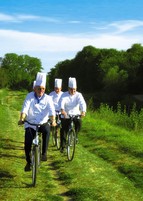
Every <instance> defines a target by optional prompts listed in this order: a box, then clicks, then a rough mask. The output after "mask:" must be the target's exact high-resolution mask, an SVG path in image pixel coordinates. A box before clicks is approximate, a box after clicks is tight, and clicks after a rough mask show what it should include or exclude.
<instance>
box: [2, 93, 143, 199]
mask: <svg viewBox="0 0 143 201" xmlns="http://www.w3.org/2000/svg"><path fill="white" fill-rule="evenodd" d="M12 97H13V96H12ZM13 98H14V97H13ZM8 100H9V102H8V103H7V102H4V103H3V104H1V105H0V122H1V125H2V126H1V127H0V138H1V141H0V154H1V163H0V178H1V180H0V200H3V201H47V200H48V201H70V200H71V201H143V189H142V188H141V186H139V187H136V185H135V183H134V182H133V181H132V180H131V179H129V177H128V175H126V174H125V172H124V174H123V173H122V172H121V171H119V169H118V164H119V160H117V159H119V158H120V164H121V163H122V168H123V165H124V164H126V162H128V163H129V164H134V163H135V164H137V165H139V164H140V167H141V168H143V167H142V161H141V159H138V158H137V157H136V158H135V156H132V155H131V152H129V154H128V152H127V153H123V152H122V151H121V150H120V149H119V147H118V144H117V142H115V143H114V141H115V139H114V137H113V139H114V140H113V139H111V136H110V135H109V138H108V137H107V136H108V133H106V132H108V129H107V131H106V132H105V131H104V132H103V128H102V127H103V126H105V124H103V125H102V122H101V121H100V123H98V127H97V125H94V124H95V123H94V121H93V119H92V118H91V119H88V117H87V119H85V120H84V122H83V123H84V126H83V131H82V132H81V133H80V136H79V142H80V143H79V144H78V145H77V147H76V153H75V158H74V160H73V161H72V162H67V159H66V155H65V153H63V154H61V153H60V152H59V151H57V150H56V148H55V147H52V143H51V142H50V145H49V150H48V161H47V162H42V164H41V168H40V170H39V173H38V178H37V186H36V187H35V188H33V187H31V173H29V172H28V173H26V172H24V166H25V158H24V150H23V139H24V130H23V127H18V126H17V121H18V118H19V112H18V110H17V107H18V106H17V105H16V102H15V100H14V99H12V100H11V99H8ZM17 100H18V99H17V98H16V101H17ZM88 121H89V122H88ZM96 122H98V121H96ZM86 124H88V131H89V128H92V131H89V134H88V133H87V126H86ZM92 125H93V126H92ZM94 126H95V127H96V131H95V133H94ZM92 132H93V133H92ZM110 132H113V131H112V130H111V128H110ZM116 132H117V133H118V132H120V130H116ZM101 133H102V135H103V136H102V135H101ZM105 156H106V157H105ZM124 156H125V157H124ZM138 162H140V163H138ZM123 163H124V164H123ZM120 167H121V166H120ZM124 170H125V166H124ZM140 173H141V172H137V171H136V174H138V175H140V176H141V177H140V180H141V179H142V175H141V174H140ZM142 180H143V179H142Z"/></svg>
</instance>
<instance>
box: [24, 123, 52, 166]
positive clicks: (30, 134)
mask: <svg viewBox="0 0 143 201" xmlns="http://www.w3.org/2000/svg"><path fill="white" fill-rule="evenodd" d="M38 131H39V132H41V133H42V154H47V150H48V145H49V139H50V126H49V125H48V124H43V125H42V126H40V127H39V129H38ZM35 134H36V131H35V130H34V129H33V128H30V127H29V128H26V129H25V142H24V150H25V156H26V161H27V162H28V163H30V162H31V160H30V152H31V146H32V141H33V139H34V136H35Z"/></svg>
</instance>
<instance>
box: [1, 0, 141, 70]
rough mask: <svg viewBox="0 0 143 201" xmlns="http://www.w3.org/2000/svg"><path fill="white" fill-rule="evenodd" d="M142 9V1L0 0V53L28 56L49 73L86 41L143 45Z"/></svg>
mask: <svg viewBox="0 0 143 201" xmlns="http://www.w3.org/2000/svg"><path fill="white" fill-rule="evenodd" d="M142 10H143V1H142V0H124V1H123V0H17V1H16V0H0V57H3V56H4V55H5V54H6V53H16V54H18V55H25V54H28V55H29V56H31V57H37V58H39V59H40V60H41V62H42V66H43V68H44V72H49V71H50V69H51V68H53V67H54V66H55V65H56V64H57V63H58V62H60V61H64V60H66V59H72V58H74V57H75V56H76V54H77V52H79V51H81V50H82V49H83V47H85V46H87V45H92V46H94V47H97V48H115V49H118V50H127V49H128V48H130V47H131V46H132V45H133V44H134V43H140V44H142V45H143V14H142Z"/></svg>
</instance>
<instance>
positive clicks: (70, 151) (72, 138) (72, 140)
mask: <svg viewBox="0 0 143 201" xmlns="http://www.w3.org/2000/svg"><path fill="white" fill-rule="evenodd" d="M75 144H76V134H75V131H74V130H73V129H72V130H70V131H69V132H68V134H67V158H68V160H69V161H71V160H73V158H74V153H75Z"/></svg>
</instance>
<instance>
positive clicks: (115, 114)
mask: <svg viewBox="0 0 143 201" xmlns="http://www.w3.org/2000/svg"><path fill="white" fill-rule="evenodd" d="M93 113H95V115H97V116H98V118H100V119H104V120H105V121H107V122H109V123H111V124H114V125H117V126H120V127H123V128H126V129H129V130H133V131H140V130H142V129H143V108H141V110H140V111H137V109H136V104H134V105H133V107H132V108H131V111H130V114H128V113H127V110H126V106H124V107H121V104H120V103H118V104H117V110H116V111H115V110H114V109H113V107H109V105H107V104H103V103H101V105H100V107H99V108H98V109H97V110H96V111H94V112H93Z"/></svg>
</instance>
